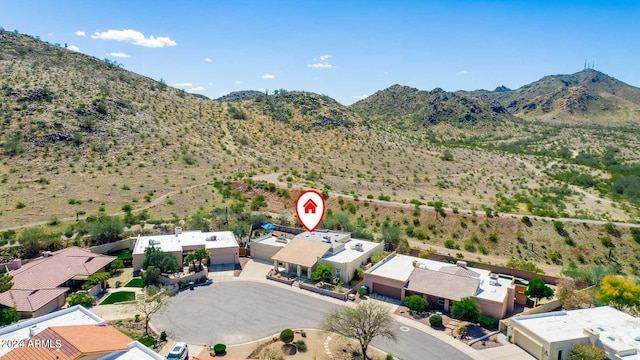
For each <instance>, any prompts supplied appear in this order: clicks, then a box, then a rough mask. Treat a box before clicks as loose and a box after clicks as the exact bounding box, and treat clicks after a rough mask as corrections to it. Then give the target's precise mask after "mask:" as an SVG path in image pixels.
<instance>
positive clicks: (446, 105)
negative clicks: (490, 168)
mask: <svg viewBox="0 0 640 360" xmlns="http://www.w3.org/2000/svg"><path fill="white" fill-rule="evenodd" d="M351 107H352V108H353V109H355V110H356V111H357V112H358V113H359V114H360V116H362V117H363V118H365V119H370V120H373V121H376V120H382V121H389V120H391V121H394V122H397V121H401V122H405V124H407V123H408V124H414V125H422V126H429V125H437V124H440V123H447V124H450V125H453V126H457V127H459V126H467V125H487V124H491V123H494V124H495V123H500V122H502V121H504V120H511V119H512V118H513V117H512V116H511V115H510V114H509V113H508V112H507V110H505V108H504V107H503V106H502V105H501V104H499V103H498V102H496V101H486V100H484V99H479V98H474V97H471V96H468V95H467V94H465V93H462V92H446V91H444V90H442V89H440V88H436V89H434V90H432V91H422V90H418V89H414V88H410V87H407V86H400V85H393V86H391V87H389V88H387V89H384V90H380V91H378V92H376V93H375V94H373V95H371V96H369V97H367V98H366V99H364V100H361V101H358V102H356V103H355V104H353V105H352V106H351Z"/></svg>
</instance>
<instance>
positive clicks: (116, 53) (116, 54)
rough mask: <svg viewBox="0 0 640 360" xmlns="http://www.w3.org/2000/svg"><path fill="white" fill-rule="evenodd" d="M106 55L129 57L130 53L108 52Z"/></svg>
mask: <svg viewBox="0 0 640 360" xmlns="http://www.w3.org/2000/svg"><path fill="white" fill-rule="evenodd" d="M107 55H109V56H113V57H119V58H130V57H131V55H127V54H125V53H123V52H122V51H120V52H113V53H108V54H107Z"/></svg>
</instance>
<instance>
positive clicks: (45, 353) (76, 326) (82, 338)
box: [0, 305, 164, 360]
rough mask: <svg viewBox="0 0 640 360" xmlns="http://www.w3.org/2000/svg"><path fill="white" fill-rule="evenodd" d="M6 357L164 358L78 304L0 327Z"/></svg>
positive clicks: (19, 359)
mask: <svg viewBox="0 0 640 360" xmlns="http://www.w3.org/2000/svg"><path fill="white" fill-rule="evenodd" d="M0 343H2V344H3V346H0V357H1V358H2V359H7V360H24V359H43V360H46V359H52V360H53V359H60V360H81V359H82V360H85V359H98V360H117V359H123V360H125V359H140V360H162V359H164V358H163V357H161V356H160V355H158V354H157V353H155V352H153V351H152V350H151V349H149V348H147V347H146V346H144V345H142V344H141V343H139V342H137V341H132V340H131V339H130V338H129V337H127V336H126V335H124V334H123V333H122V332H120V331H118V330H116V329H115V328H114V327H112V326H108V325H107V323H106V321H105V320H103V319H102V318H100V317H98V316H97V315H95V314H93V313H92V312H90V311H89V310H87V309H85V308H84V307H82V306H80V305H76V306H73V307H70V308H67V309H64V310H59V311H56V312H53V313H50V314H47V315H44V316H40V317H37V318H34V319H29V320H24V321H20V322H18V323H15V324H12V325H8V326H5V327H3V328H0Z"/></svg>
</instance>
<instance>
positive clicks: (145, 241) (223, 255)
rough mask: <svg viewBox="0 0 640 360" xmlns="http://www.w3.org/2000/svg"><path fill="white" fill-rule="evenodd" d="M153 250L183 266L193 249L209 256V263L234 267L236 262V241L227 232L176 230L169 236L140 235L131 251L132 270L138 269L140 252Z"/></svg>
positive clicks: (142, 257)
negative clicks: (167, 254)
mask: <svg viewBox="0 0 640 360" xmlns="http://www.w3.org/2000/svg"><path fill="white" fill-rule="evenodd" d="M151 246H153V247H156V248H159V249H160V250H162V251H166V252H170V253H172V254H173V255H174V256H175V257H176V259H178V264H179V265H180V266H183V264H184V258H185V257H186V256H187V255H189V254H190V253H192V252H194V251H195V250H196V249H207V251H208V252H209V254H210V258H209V264H210V265H220V264H237V263H239V262H240V260H239V256H238V251H239V246H238V241H237V240H236V237H235V235H233V233H232V232H231V231H217V232H202V231H199V230H198V231H184V232H183V231H182V229H181V228H176V231H175V234H173V235H156V236H140V235H138V239H137V240H136V243H135V245H134V248H133V252H132V255H133V271H138V270H140V269H142V262H143V261H144V251H145V250H146V249H147V248H148V247H151Z"/></svg>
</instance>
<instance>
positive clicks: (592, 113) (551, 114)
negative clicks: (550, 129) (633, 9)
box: [468, 69, 640, 123]
mask: <svg viewBox="0 0 640 360" xmlns="http://www.w3.org/2000/svg"><path fill="white" fill-rule="evenodd" d="M468 94H469V95H471V96H475V97H477V98H479V99H485V100H497V101H499V102H500V103H502V104H503V105H504V106H505V107H506V108H507V110H509V111H510V112H511V113H513V114H515V115H517V116H521V117H524V118H528V119H542V120H556V121H589V122H607V123H608V122H640V89H639V88H637V87H634V86H631V85H628V84H626V83H624V82H622V81H619V80H617V79H614V78H613V77H611V76H608V75H606V74H603V73H601V72H599V71H596V70H593V69H586V70H583V71H580V72H577V73H575V74H571V75H552V76H545V77H543V78H542V79H540V80H538V81H536V82H533V83H531V84H528V85H525V86H522V87H521V88H519V89H517V90H511V91H483V90H480V91H473V92H469V93H468Z"/></svg>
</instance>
